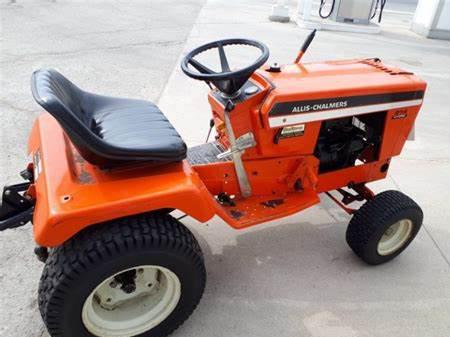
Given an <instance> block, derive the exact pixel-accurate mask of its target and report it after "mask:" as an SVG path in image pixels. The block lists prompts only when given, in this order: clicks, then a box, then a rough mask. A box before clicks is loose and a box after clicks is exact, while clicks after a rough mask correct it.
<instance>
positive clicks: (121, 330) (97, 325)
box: [82, 266, 181, 337]
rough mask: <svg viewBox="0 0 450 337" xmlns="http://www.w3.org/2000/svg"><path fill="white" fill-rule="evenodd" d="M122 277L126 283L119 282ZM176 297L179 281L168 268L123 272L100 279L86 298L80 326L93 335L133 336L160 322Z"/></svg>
mask: <svg viewBox="0 0 450 337" xmlns="http://www.w3.org/2000/svg"><path fill="white" fill-rule="evenodd" d="M124 273H126V274H124ZM124 275H128V276H124ZM133 275H134V276H133ZM124 277H126V278H127V281H123V282H122V283H121V282H120V281H121V280H123V278H124ZM118 280H119V281H118ZM130 280H132V281H131V282H129V281H130ZM133 284H134V286H133ZM127 287H128V288H127ZM129 287H131V290H132V289H133V287H134V288H135V289H134V291H132V292H130V289H129ZM124 289H125V290H124ZM127 291H128V292H129V293H127ZM180 296H181V283H180V280H179V279H178V277H177V276H176V275H175V274H174V273H173V272H172V271H170V270H169V269H167V268H164V267H161V266H138V267H135V268H130V269H126V270H123V271H121V272H119V273H117V274H114V275H113V276H111V277H109V278H107V279H106V280H104V281H103V282H102V283H100V285H98V286H97V287H96V288H95V290H94V291H93V292H92V293H91V294H90V295H89V297H88V298H87V299H86V301H85V303H84V305H83V311H82V320H83V324H84V325H85V327H86V329H87V330H88V331H89V332H90V333H91V334H93V335H95V336H101V337H119V336H120V337H132V336H136V335H139V334H142V333H144V332H146V331H149V330H151V329H152V328H154V327H155V326H157V325H158V324H160V323H161V322H162V321H164V320H165V319H166V318H167V317H168V316H169V315H170V314H171V313H172V312H173V310H174V309H175V307H176V306H177V304H178V301H179V300H180Z"/></svg>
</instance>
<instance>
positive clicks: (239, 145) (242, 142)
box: [217, 132, 256, 159]
mask: <svg viewBox="0 0 450 337" xmlns="http://www.w3.org/2000/svg"><path fill="white" fill-rule="evenodd" d="M254 146H256V141H255V137H254V136H253V133H251V132H248V133H246V134H243V135H242V136H240V137H239V138H238V139H236V145H235V146H232V147H231V148H230V149H228V150H226V151H225V152H222V153H220V154H218V155H217V158H218V159H223V158H227V157H230V156H232V155H233V154H235V153H238V152H244V151H245V150H246V149H249V148H251V147H254Z"/></svg>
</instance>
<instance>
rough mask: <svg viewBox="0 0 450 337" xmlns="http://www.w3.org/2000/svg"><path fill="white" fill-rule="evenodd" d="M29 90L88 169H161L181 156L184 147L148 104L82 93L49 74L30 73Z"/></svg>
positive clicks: (164, 120) (59, 76) (171, 128)
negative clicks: (141, 164) (136, 164)
mask: <svg viewBox="0 0 450 337" xmlns="http://www.w3.org/2000/svg"><path fill="white" fill-rule="evenodd" d="M31 89H32V92H33V97H34V99H35V100H36V102H37V103H38V104H40V105H41V106H42V107H43V108H44V109H45V110H46V111H48V112H49V113H50V114H51V115H52V116H53V117H54V118H55V119H56V120H57V121H58V122H59V124H60V125H61V127H62V128H63V129H64V131H65V133H66V134H67V135H68V137H69V138H70V140H71V141H72V143H73V144H74V145H75V147H76V148H77V149H78V151H79V152H80V154H81V156H82V157H83V158H84V159H86V160H87V161H88V162H90V163H92V164H95V165H99V166H101V167H111V166H115V165H118V164H124V163H127V162H133V161H148V162H154V163H155V164H161V163H169V162H175V161H180V160H183V159H184V158H185V157H186V144H185V143H184V142H183V140H182V139H181V137H180V135H179V134H178V132H177V131H176V130H175V128H174V127H173V126H172V124H170V122H169V121H168V120H167V118H166V117H165V116H164V114H163V113H162V112H161V110H159V109H158V107H157V106H156V105H155V104H153V103H151V102H147V101H142V100H135V99H125V98H115V97H106V96H100V95H96V94H92V93H89V92H86V91H83V90H81V89H80V88H78V87H77V86H75V85H74V84H73V83H72V82H70V81H69V80H68V79H67V78H65V77H64V76H63V75H61V74H60V73H59V72H57V71H56V70H53V69H49V70H47V69H43V70H38V71H35V72H34V73H33V76H32V80H31Z"/></svg>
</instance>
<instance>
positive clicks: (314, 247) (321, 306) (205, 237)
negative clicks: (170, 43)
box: [159, 0, 450, 337]
mask: <svg viewBox="0 0 450 337" xmlns="http://www.w3.org/2000/svg"><path fill="white" fill-rule="evenodd" d="M270 3H271V2H270V1H256V0H255V1H245V2H244V3H242V2H241V3H240V4H239V5H236V3H230V2H229V1H224V0H214V1H208V2H207V4H206V5H205V6H204V7H203V9H202V11H201V12H200V14H199V17H198V19H197V22H196V24H195V26H194V28H193V30H192V33H191V35H190V37H189V39H188V41H187V43H186V47H185V49H184V53H186V52H187V51H189V50H191V49H192V48H194V47H196V46H198V45H200V44H202V43H205V42H208V41H212V40H215V39H220V38H228V37H248V38H254V39H258V40H260V41H262V42H264V43H266V44H267V45H268V46H269V48H270V51H271V57H270V59H269V62H278V63H288V62H292V61H293V59H294V58H295V55H296V52H297V50H298V48H299V47H300V46H301V44H302V42H303V39H304V38H305V37H306V35H307V33H308V32H306V31H304V30H301V29H299V28H298V27H297V26H296V25H295V23H289V24H280V23H271V22H269V21H268V20H267V15H268V8H270ZM292 5H293V4H292V3H291V8H293V7H292ZM393 7H394V9H396V10H397V8H395V6H393ZM403 8H408V7H406V6H403ZM225 13H226V14H225ZM411 17H412V13H408V12H400V13H399V12H397V11H395V12H390V13H389V12H387V13H386V14H385V16H384V18H385V21H384V25H383V27H384V28H383V32H382V34H380V35H360V34H350V33H335V32H325V31H320V32H318V33H317V36H316V39H315V40H314V42H313V43H312V45H311V47H310V49H309V51H308V53H307V54H306V55H305V57H304V61H305V62H308V61H313V60H327V59H350V58H359V57H375V56H376V57H380V58H381V59H383V61H385V62H387V63H390V64H393V65H397V66H399V67H403V68H406V69H408V70H411V71H414V72H415V73H417V74H419V75H420V76H422V77H423V78H424V79H425V80H427V81H428V84H429V89H428V92H427V95H426V100H425V104H424V106H423V109H422V113H421V115H420V117H419V119H418V122H417V129H416V141H415V142H408V144H407V146H406V149H405V151H404V153H402V155H401V157H400V158H395V159H394V160H393V163H392V166H391V170H390V174H389V177H388V179H386V180H385V181H382V182H377V183H374V184H371V185H372V187H373V188H374V189H375V190H376V191H382V190H386V189H399V190H402V191H403V192H405V193H407V194H408V195H410V196H411V197H413V198H414V199H415V200H417V202H419V204H420V205H421V206H422V207H423V209H424V212H425V226H424V228H423V230H422V231H421V232H420V233H419V235H418V237H417V238H416V240H415V242H414V243H413V244H412V245H411V247H410V248H409V249H408V250H407V251H405V252H404V253H403V254H402V255H401V256H399V257H398V258H397V259H396V260H394V261H392V262H391V263H389V264H386V265H383V266H379V267H375V268H373V267H369V266H367V265H364V264H363V263H361V262H360V261H359V260H358V259H357V258H356V257H355V256H354V255H353V253H352V252H351V251H350V249H349V248H348V246H347V244H346V243H345V230H346V226H347V223H348V221H349V220H350V218H349V217H348V216H347V215H346V214H345V213H344V212H343V211H341V210H340V209H339V208H338V207H337V206H336V205H334V204H333V203H332V202H330V201H329V200H328V199H327V198H326V197H323V198H322V203H321V205H320V206H317V207H314V208H312V209H309V210H307V211H306V212H303V213H300V214H298V215H295V216H291V217H288V218H285V219H281V220H278V221H274V222H271V223H269V224H265V225H261V226H259V227H258V226H257V227H255V228H252V229H248V230H245V231H239V232H236V231H234V230H232V229H230V228H229V227H228V226H227V225H226V224H224V223H223V222H222V221H221V220H220V219H217V218H216V219H214V220H213V221H211V222H209V223H208V225H207V226H204V225H201V224H198V223H196V222H195V221H193V220H190V221H189V220H186V221H185V222H186V223H187V224H188V225H189V226H190V228H191V229H192V230H193V231H194V232H195V233H196V234H197V237H201V238H202V246H203V248H204V250H205V254H206V263H207V270H208V277H209V279H208V285H207V288H206V292H205V296H204V298H203V300H202V302H201V305H200V306H199V307H198V309H197V311H196V312H195V313H194V315H193V316H192V317H191V319H189V320H188V321H187V322H186V324H185V325H184V326H183V327H182V328H181V329H180V330H179V331H178V333H176V334H175V335H176V336H230V335H232V336H239V337H241V336H242V337H244V336H258V337H264V336H267V337H269V336H274V335H276V336H283V337H284V336H286V337H292V336H302V337H304V336H308V337H366V336H367V337H368V336H371V337H372V336H376V337H386V336H396V337H411V336H417V337H421V336H427V337H428V336H433V337H446V336H448V334H449V331H450V265H449V258H450V249H449V245H450V227H449V226H448V221H447V218H448V217H447V216H446V214H447V205H448V201H447V200H449V197H450V195H449V189H450V178H449V168H450V145H449V141H450V131H449V128H448V125H449V124H450V115H449V114H448V112H449V108H448V106H449V103H450V99H449V97H448V94H446V92H447V91H448V87H449V85H450V74H449V72H448V69H447V68H448V66H447V65H448V64H449V63H450V43H448V42H440V41H433V40H425V39H423V38H421V37H418V36H417V35H415V34H413V33H411V32H410V31H409V29H408V28H409V20H410V19H411ZM242 57H243V55H239V54H237V55H235V61H236V62H237V64H239V62H244V60H243V59H242ZM186 88H189V91H188V92H186ZM207 92H208V88H207V86H206V85H205V84H204V83H201V82H197V81H194V80H192V79H189V78H187V77H186V76H185V75H184V74H183V73H182V72H181V70H180V69H179V67H177V68H175V69H174V72H173V74H172V76H171V77H170V79H169V81H168V83H167V85H166V88H165V90H164V92H163V94H162V96H161V99H160V102H159V105H160V106H161V108H162V109H163V111H164V112H165V113H166V114H167V115H168V116H169V118H170V120H171V121H172V122H173V123H174V124H175V125H176V127H177V129H178V130H179V131H180V132H181V134H182V136H183V137H184V138H185V139H186V140H187V142H188V143H189V145H195V144H200V143H202V142H204V139H205V135H206V132H207V129H208V119H209V114H210V112H209V106H208V103H207V101H206V94H207Z"/></svg>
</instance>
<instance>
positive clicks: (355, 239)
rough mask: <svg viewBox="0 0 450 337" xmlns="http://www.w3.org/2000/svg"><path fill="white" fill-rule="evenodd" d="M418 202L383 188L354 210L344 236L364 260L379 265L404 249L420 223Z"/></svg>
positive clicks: (420, 216)
mask: <svg viewBox="0 0 450 337" xmlns="http://www.w3.org/2000/svg"><path fill="white" fill-rule="evenodd" d="M422 220H423V213H422V210H421V208H420V207H419V205H417V204H416V203H415V202H414V201H413V200H412V199H411V198H409V197H408V196H407V195H405V194H403V193H401V192H399V191H385V192H382V193H380V194H377V195H376V196H375V198H374V199H372V200H369V201H367V202H366V203H365V204H364V205H363V206H362V207H361V208H360V209H359V210H357V211H356V212H355V214H354V215H353V218H352V219H351V220H350V223H349V225H348V227H347V233H346V239H347V243H348V245H349V246H350V248H351V249H352V250H353V252H354V253H355V254H356V255H357V256H359V257H360V258H361V259H362V260H363V261H364V262H366V263H368V264H371V265H378V264H382V263H385V262H388V261H390V260H392V259H393V258H395V257H396V256H398V255H399V254H400V253H401V252H403V251H404V250H405V249H406V247H408V245H409V244H410V243H411V242H412V241H413V240H414V238H415V237H416V235H417V233H418V232H419V230H420V227H421V226H422Z"/></svg>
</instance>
